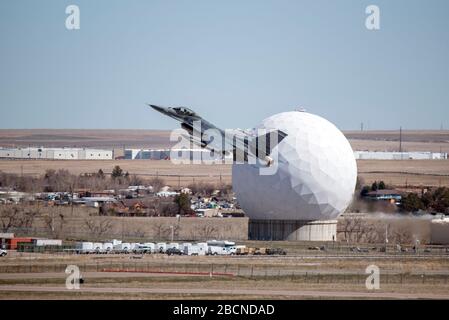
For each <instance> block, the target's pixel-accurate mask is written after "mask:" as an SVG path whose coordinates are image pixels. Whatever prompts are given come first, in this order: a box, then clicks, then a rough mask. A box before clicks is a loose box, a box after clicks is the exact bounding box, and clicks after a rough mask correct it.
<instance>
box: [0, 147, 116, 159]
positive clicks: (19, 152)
mask: <svg viewBox="0 0 449 320" xmlns="http://www.w3.org/2000/svg"><path fill="white" fill-rule="evenodd" d="M0 158H4V159H46V160H112V159H113V158H114V152H113V151H112V150H103V149H85V148H43V147H26V148H0Z"/></svg>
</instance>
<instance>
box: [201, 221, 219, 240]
mask: <svg viewBox="0 0 449 320" xmlns="http://www.w3.org/2000/svg"><path fill="white" fill-rule="evenodd" d="M217 233H218V229H217V227H215V226H214V225H213V224H211V223H207V224H204V225H202V226H201V227H200V228H199V229H198V234H199V235H200V237H201V238H202V239H205V240H207V239H211V238H215V237H216V236H217Z"/></svg>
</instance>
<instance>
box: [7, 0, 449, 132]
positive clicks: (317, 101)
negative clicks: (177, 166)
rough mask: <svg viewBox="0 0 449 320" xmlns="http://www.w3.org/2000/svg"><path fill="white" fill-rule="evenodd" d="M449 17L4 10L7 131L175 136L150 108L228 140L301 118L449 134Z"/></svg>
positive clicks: (407, 7) (239, 4)
mask: <svg viewBox="0 0 449 320" xmlns="http://www.w3.org/2000/svg"><path fill="white" fill-rule="evenodd" d="M70 4H76V5H78V6H79V8H80V11H81V29H80V30H75V31H69V30H67V29H66V28H65V19H66V16H67V15H66V13H65V8H66V6H68V5H70ZM370 4H375V5H378V6H379V8H380V18H381V20H380V21H381V22H380V26H381V29H380V30H378V31H369V30H367V29H366V28H365V18H366V16H367V15H366V14H365V8H366V7H367V6H368V5H370ZM448 15H449V1H446V0H431V1H419V0H394V1H391V0H390V1H381V0H370V1H364V0H340V1H337V0H318V1H317V0H310V1H299V0H295V1H264V0H246V1H236V0H231V1H210V0H209V1H193V0H190V1H175V0H173V1H162V0H161V1H152V0H148V1H143V0H142V1H138V0H131V1H124V0H123V1H104V0H95V1H91V0H90V1H82V0H71V1H61V0H43V1H35V0H30V1H23V0H14V1H12V0H2V1H1V2H0V40H1V41H0V52H1V53H0V90H1V91H0V108H1V109H0V110H1V116H0V128H105V129H108V128H117V129H119V128H142V129H169V128H174V127H176V126H177V124H176V123H174V121H173V120H170V119H165V118H163V117H162V115H160V114H157V113H156V112H155V111H153V110H150V109H149V108H148V107H145V102H151V103H154V104H161V105H173V106H175V105H183V106H188V107H191V108H192V109H194V110H195V111H197V112H198V113H200V114H201V115H202V116H204V117H205V118H207V119H208V120H210V121H211V122H214V123H215V124H217V125H218V126H221V127H223V128H235V127H239V128H248V127H252V126H254V125H257V124H258V123H259V122H260V121H261V120H262V119H264V118H265V117H268V116H270V115H272V114H275V113H278V112H282V111H289V110H293V109H295V108H296V107H298V106H303V107H305V108H306V109H307V110H308V111H309V112H312V113H315V114H318V115H321V116H323V117H325V118H327V119H329V120H330V121H332V122H333V123H335V124H336V125H337V126H338V127H340V128H341V129H346V130H348V129H358V128H359V127H360V123H361V122H364V123H365V127H368V128H369V129H396V128H398V127H399V126H402V127H403V128H406V129H439V128H440V126H441V124H443V126H444V127H445V128H449V61H448V59H449V19H448V18H447V16H448Z"/></svg>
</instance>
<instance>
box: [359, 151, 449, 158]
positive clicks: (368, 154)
mask: <svg viewBox="0 0 449 320" xmlns="http://www.w3.org/2000/svg"><path fill="white" fill-rule="evenodd" d="M354 156H355V158H356V159H357V160H443V159H447V158H448V157H447V153H444V152H421V151H415V152H387V151H354Z"/></svg>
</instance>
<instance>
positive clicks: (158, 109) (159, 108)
mask: <svg viewBox="0 0 449 320" xmlns="http://www.w3.org/2000/svg"><path fill="white" fill-rule="evenodd" d="M148 105H149V106H150V107H151V108H153V109H154V110H156V111H159V112H164V111H165V108H163V107H159V106H156V105H154V104H148Z"/></svg>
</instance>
